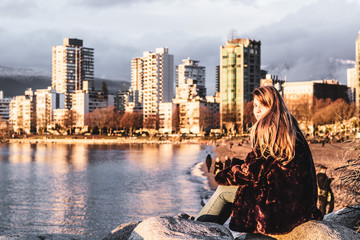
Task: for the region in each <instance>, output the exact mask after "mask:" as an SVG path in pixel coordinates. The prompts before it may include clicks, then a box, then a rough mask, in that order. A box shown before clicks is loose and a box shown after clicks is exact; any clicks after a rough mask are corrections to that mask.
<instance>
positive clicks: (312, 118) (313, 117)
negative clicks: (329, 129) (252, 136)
mask: <svg viewBox="0 0 360 240" xmlns="http://www.w3.org/2000/svg"><path fill="white" fill-rule="evenodd" d="M252 105H253V101H251V102H245V104H244V125H245V126H252V125H253V124H254V123H255V122H256V119H255V117H254V114H253V106H252ZM288 106H289V109H290V112H291V114H293V116H294V117H295V118H296V119H297V120H298V121H299V122H302V123H304V124H305V125H310V124H313V125H315V126H318V125H325V124H334V123H336V122H341V121H343V120H349V119H350V118H352V117H354V116H355V113H356V108H355V104H350V103H348V102H346V101H345V100H344V99H337V100H335V101H333V100H331V99H329V98H328V99H314V101H313V103H312V104H311V105H309V101H308V100H307V99H299V100H297V101H291V102H289V103H288Z"/></svg>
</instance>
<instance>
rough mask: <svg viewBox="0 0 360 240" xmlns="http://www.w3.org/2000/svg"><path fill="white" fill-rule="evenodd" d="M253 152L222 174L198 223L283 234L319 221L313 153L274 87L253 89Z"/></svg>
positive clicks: (251, 231) (242, 230)
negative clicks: (303, 224) (301, 225)
mask: <svg viewBox="0 0 360 240" xmlns="http://www.w3.org/2000/svg"><path fill="white" fill-rule="evenodd" d="M253 99H254V115H255V118H256V120H257V122H256V123H255V124H254V126H253V127H252V132H251V142H252V150H251V152H249V153H248V155H247V157H246V158H245V161H244V163H243V164H241V165H234V166H233V167H231V168H226V169H224V170H223V171H220V172H219V173H218V174H217V175H216V176H215V180H216V182H217V183H218V184H219V186H218V187H217V189H216V191H215V193H214V194H213V196H212V197H211V198H210V199H209V200H208V201H207V203H206V205H205V206H204V207H203V209H202V210H201V211H200V213H199V214H198V216H197V217H196V219H195V220H196V221H202V222H216V223H219V224H224V223H225V222H226V221H227V219H228V218H229V217H230V215H231V219H230V223H229V228H230V229H231V230H233V231H237V232H248V233H261V234H285V233H288V232H290V231H292V230H293V229H294V228H295V227H296V226H298V225H300V224H302V223H304V222H307V221H310V220H321V219H322V218H323V215H322V213H321V212H320V210H319V209H317V207H316V202H317V184H316V173H315V168H314V162H313V159H312V156H311V151H310V148H309V145H308V144H307V141H306V139H305V137H304V136H303V134H302V132H301V130H300V128H299V125H298V123H297V121H296V120H295V118H294V117H293V116H292V115H291V113H290V111H289V109H288V108H287V106H286V104H285V102H284V100H283V98H282V97H281V95H280V94H279V93H278V91H277V90H276V89H275V88H274V87H272V86H266V87H260V88H256V89H255V90H254V91H253Z"/></svg>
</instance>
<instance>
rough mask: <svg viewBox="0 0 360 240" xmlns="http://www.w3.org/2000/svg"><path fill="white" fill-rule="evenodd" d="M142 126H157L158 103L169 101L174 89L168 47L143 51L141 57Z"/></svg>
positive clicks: (171, 59)
mask: <svg viewBox="0 0 360 240" xmlns="http://www.w3.org/2000/svg"><path fill="white" fill-rule="evenodd" d="M142 64H143V65H142V74H143V88H142V105H143V117H144V118H143V121H144V128H148V129H155V128H157V127H158V117H159V104H160V103H162V102H171V101H172V98H173V91H174V87H173V84H174V56H173V55H171V54H169V52H168V48H157V49H156V51H155V52H144V53H143V57H142Z"/></svg>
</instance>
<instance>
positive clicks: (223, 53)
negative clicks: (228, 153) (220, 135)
mask: <svg viewBox="0 0 360 240" xmlns="http://www.w3.org/2000/svg"><path fill="white" fill-rule="evenodd" d="M260 47H261V42H260V41H255V40H250V39H234V40H231V41H227V42H226V44H225V45H224V46H221V47H220V128H221V129H223V130H224V129H226V130H227V132H228V133H229V132H230V131H231V132H234V131H235V132H242V131H243V115H244V114H243V112H244V101H251V98H252V91H253V90H254V89H255V88H256V87H259V86H260V79H261V75H262V73H261V69H260V64H261V59H260V56H261V55H260V53H261V52H260Z"/></svg>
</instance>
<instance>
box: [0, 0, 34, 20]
mask: <svg viewBox="0 0 360 240" xmlns="http://www.w3.org/2000/svg"><path fill="white" fill-rule="evenodd" d="M37 8H38V5H37V3H36V1H34V0H3V1H1V2H0V14H1V15H2V16H11V17H18V18H26V17H29V16H30V15H32V13H33V12H34V10H35V9H37Z"/></svg>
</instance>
